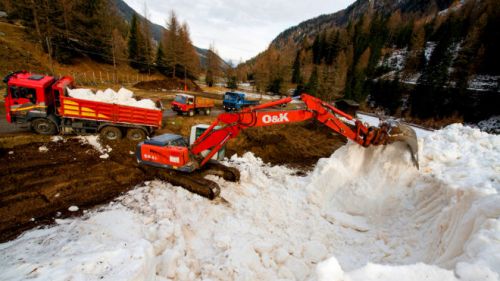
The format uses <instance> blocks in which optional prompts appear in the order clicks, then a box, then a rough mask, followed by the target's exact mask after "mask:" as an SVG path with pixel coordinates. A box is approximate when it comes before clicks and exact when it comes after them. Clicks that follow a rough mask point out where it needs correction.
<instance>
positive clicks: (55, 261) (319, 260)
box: [0, 125, 500, 281]
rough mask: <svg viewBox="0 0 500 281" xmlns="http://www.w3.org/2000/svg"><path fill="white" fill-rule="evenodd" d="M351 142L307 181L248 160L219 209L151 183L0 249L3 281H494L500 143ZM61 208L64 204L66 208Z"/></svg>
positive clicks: (473, 136)
mask: <svg viewBox="0 0 500 281" xmlns="http://www.w3.org/2000/svg"><path fill="white" fill-rule="evenodd" d="M420 145H421V151H420V159H421V160H420V170H417V169H416V168H415V167H414V166H413V164H412V162H411V157H410V154H409V153H408V152H407V151H406V148H405V146H404V145H403V144H392V145H390V146H385V147H371V148H362V147H360V146H358V145H356V144H354V143H348V144H347V145H345V146H344V147H342V148H340V149H339V150H337V151H336V152H335V153H334V154H333V155H332V156H331V157H330V158H325V159H321V160H320V161H319V162H318V164H317V167H316V168H315V169H314V170H313V171H312V172H310V173H309V174H308V175H307V176H305V177H301V176H298V175H297V173H296V171H294V170H292V169H289V168H286V167H281V166H274V167H271V166H268V165H266V164H264V163H262V161H261V160H260V159H258V158H256V157H254V156H253V155H252V154H250V153H247V154H245V155H243V157H240V158H238V157H233V158H232V159H231V160H229V161H227V164H229V165H232V166H235V167H237V168H238V169H239V170H240V171H241V181H240V183H238V184H235V183H230V182H225V181H224V180H222V179H220V178H216V177H211V179H213V180H215V181H217V182H218V183H219V184H220V186H221V188H222V193H221V194H222V197H223V198H224V199H225V200H227V202H225V201H222V200H221V201H214V202H211V201H208V200H206V199H204V198H201V197H199V196H197V195H194V194H191V193H189V192H187V191H185V190H183V189H182V188H179V187H174V186H172V185H170V184H168V183H164V182H161V181H152V182H148V183H145V184H144V185H143V186H138V187H136V188H135V189H134V190H132V191H130V192H128V193H127V194H125V195H123V196H122V197H120V198H119V199H117V200H116V201H115V202H113V203H110V204H109V205H107V206H104V207H100V208H96V209H94V210H92V211H89V212H87V213H86V214H85V215H84V216H83V217H80V218H72V219H64V220H57V224H56V225H54V226H52V227H48V228H44V229H36V230H32V231H28V232H26V233H24V234H23V235H22V236H20V237H19V238H17V239H16V240H13V241H10V242H7V243H3V244H0V280H25V279H34V280H97V279H104V280H155V279H156V280H334V281H340V280H343V281H354V280H363V281H366V280H419V281H420V280H439V281H441V280H478V281H479V280H499V273H500V196H499V193H498V192H499V191H500V161H499V159H500V136H496V135H489V134H486V133H483V132H481V131H479V130H478V129H473V128H469V127H463V126H462V125H452V126H449V127H447V128H445V129H443V130H440V131H435V132H432V133H430V134H428V135H427V136H426V137H424V138H422V139H420ZM68 207H69V206H68Z"/></svg>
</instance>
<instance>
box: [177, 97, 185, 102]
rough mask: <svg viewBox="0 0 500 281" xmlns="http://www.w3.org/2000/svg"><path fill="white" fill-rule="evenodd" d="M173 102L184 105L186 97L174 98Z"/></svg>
mask: <svg viewBox="0 0 500 281" xmlns="http://www.w3.org/2000/svg"><path fill="white" fill-rule="evenodd" d="M175 101H176V102H178V103H186V97H185V96H175Z"/></svg>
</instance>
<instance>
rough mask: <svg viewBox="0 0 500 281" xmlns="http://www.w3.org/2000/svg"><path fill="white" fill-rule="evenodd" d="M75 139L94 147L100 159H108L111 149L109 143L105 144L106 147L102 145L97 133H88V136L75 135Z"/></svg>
mask: <svg viewBox="0 0 500 281" xmlns="http://www.w3.org/2000/svg"><path fill="white" fill-rule="evenodd" d="M75 138H76V139H78V140H80V142H81V143H83V144H89V145H91V146H93V147H94V149H95V150H97V151H98V152H99V153H101V155H100V156H99V158H101V159H108V158H109V153H110V152H111V151H112V150H113V148H111V147H110V146H109V145H106V147H103V146H102V145H101V143H100V142H99V136H97V135H90V136H77V137H75Z"/></svg>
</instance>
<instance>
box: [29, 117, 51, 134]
mask: <svg viewBox="0 0 500 281" xmlns="http://www.w3.org/2000/svg"><path fill="white" fill-rule="evenodd" d="M31 128H32V129H33V131H35V132H36V133H38V134H40V135H53V134H55V133H57V127H56V124H54V122H52V121H50V120H48V119H45V118H38V119H35V120H33V121H31Z"/></svg>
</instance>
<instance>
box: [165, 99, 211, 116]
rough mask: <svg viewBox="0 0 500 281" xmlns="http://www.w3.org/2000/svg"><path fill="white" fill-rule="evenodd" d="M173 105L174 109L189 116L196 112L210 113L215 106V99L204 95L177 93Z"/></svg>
mask: <svg viewBox="0 0 500 281" xmlns="http://www.w3.org/2000/svg"><path fill="white" fill-rule="evenodd" d="M171 105H172V110H173V111H175V112H177V114H179V115H182V114H187V115H188V116H194V114H195V113H201V112H203V113H205V114H206V115H210V111H211V110H212V108H213V107H214V101H213V100H212V99H208V98H204V97H195V96H192V95H186V94H177V95H176V96H175V99H174V101H172V103H171Z"/></svg>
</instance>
